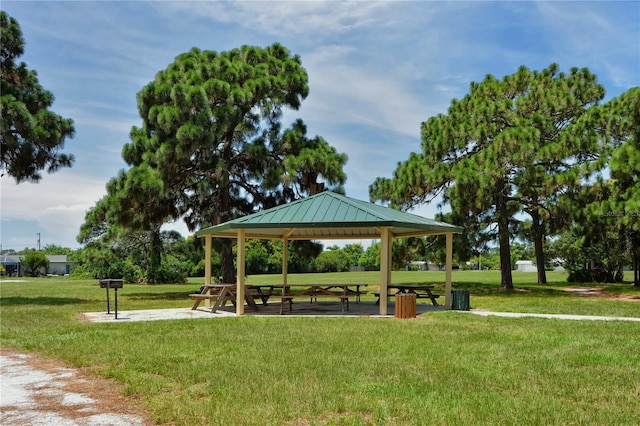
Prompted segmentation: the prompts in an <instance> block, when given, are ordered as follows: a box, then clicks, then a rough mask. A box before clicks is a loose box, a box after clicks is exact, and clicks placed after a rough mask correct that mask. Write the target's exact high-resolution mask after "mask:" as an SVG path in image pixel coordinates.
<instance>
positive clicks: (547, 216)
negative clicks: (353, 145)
mask: <svg viewBox="0 0 640 426" xmlns="http://www.w3.org/2000/svg"><path fill="white" fill-rule="evenodd" d="M603 96H604V88H603V87H602V86H601V85H599V84H598V83H597V82H596V77H595V76H594V75H593V74H591V73H590V72H589V70H588V69H586V68H583V69H578V68H572V69H571V71H570V72H569V73H567V74H566V73H563V72H560V71H559V67H558V65H556V64H552V65H551V66H550V67H549V68H547V69H544V70H542V71H540V72H538V71H531V70H529V69H528V68H526V67H524V66H523V67H520V69H519V70H518V71H517V72H516V73H515V74H513V75H509V76H506V77H504V78H503V79H502V80H498V79H496V78H495V77H494V76H492V75H487V76H486V77H485V79H484V80H483V81H482V82H480V83H475V82H474V83H471V87H470V92H469V94H468V95H466V96H465V97H464V98H462V99H461V100H456V99H454V100H453V101H452V102H451V106H450V107H449V110H448V114H446V115H445V114H439V115H437V116H435V117H431V118H429V119H428V120H427V121H426V122H424V123H423V124H422V152H421V153H419V154H415V153H413V154H411V155H410V157H409V159H408V160H407V161H406V162H403V163H400V164H399V165H398V167H397V169H396V171H395V172H394V176H393V179H384V178H378V179H377V180H376V181H375V182H374V184H373V185H371V187H370V196H371V198H372V199H379V200H387V201H391V202H392V203H393V204H395V205H398V206H401V207H404V208H407V207H411V206H413V205H416V204H420V203H423V202H427V201H429V200H431V199H433V198H435V197H436V196H437V195H440V194H442V195H443V196H444V200H445V202H448V203H450V205H451V207H452V210H453V211H454V212H455V213H456V216H458V217H460V218H465V220H469V221H471V222H474V223H476V224H477V223H484V224H486V225H489V226H495V228H496V230H497V239H498V242H499V246H500V269H501V272H502V281H501V285H502V287H503V288H506V289H512V288H513V280H512V276H511V258H510V256H511V255H510V239H511V231H510V226H511V225H513V224H514V222H516V219H515V218H514V216H515V214H516V213H517V212H520V211H524V212H526V213H528V214H529V215H530V216H531V218H532V224H531V236H532V238H533V241H534V244H535V247H536V260H537V264H538V271H539V281H540V282H544V281H545V280H546V277H545V275H544V264H545V262H544V256H543V251H542V250H543V249H542V247H543V242H544V237H545V229H546V228H547V225H548V222H549V221H550V220H552V218H553V214H554V209H553V200H554V197H555V196H556V195H557V194H559V193H562V192H563V191H566V190H567V188H569V187H573V186H577V185H580V179H581V178H582V177H583V176H584V168H583V164H586V163H589V164H590V163H591V162H593V161H595V160H596V159H597V158H598V156H599V151H598V150H599V149H601V146H600V145H599V144H598V143H597V140H596V141H595V142H594V144H593V145H585V144H584V143H583V141H582V140H580V139H579V138H571V137H570V136H571V132H570V131H569V129H570V127H571V125H572V123H574V122H575V121H576V120H578V119H579V118H580V117H581V116H582V115H583V114H584V113H585V112H586V111H587V110H588V109H589V108H590V107H591V106H593V105H596V104H597V102H598V101H600V100H601V99H602V97H603Z"/></svg>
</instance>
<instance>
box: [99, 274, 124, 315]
mask: <svg viewBox="0 0 640 426" xmlns="http://www.w3.org/2000/svg"><path fill="white" fill-rule="evenodd" d="M100 287H101V288H105V289H106V290H107V315H109V314H111V309H110V307H109V289H110V288H112V289H113V291H114V298H115V308H116V309H115V312H114V313H115V319H118V289H119V288H122V287H123V281H122V280H114V279H106V280H100Z"/></svg>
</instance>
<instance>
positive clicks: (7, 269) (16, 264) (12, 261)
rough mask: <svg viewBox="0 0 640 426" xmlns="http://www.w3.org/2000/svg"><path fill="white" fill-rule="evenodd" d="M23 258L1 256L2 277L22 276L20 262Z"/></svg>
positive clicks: (8, 255) (14, 255)
mask: <svg viewBox="0 0 640 426" xmlns="http://www.w3.org/2000/svg"><path fill="white" fill-rule="evenodd" d="M22 257H23V256H19V255H17V254H3V255H2V256H0V263H1V264H2V266H3V267H4V275H6V276H7V277H19V276H21V275H22V263H21V262H20V261H21V259H22Z"/></svg>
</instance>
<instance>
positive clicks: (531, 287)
mask: <svg viewBox="0 0 640 426" xmlns="http://www.w3.org/2000/svg"><path fill="white" fill-rule="evenodd" d="M433 285H434V287H435V289H434V292H436V293H438V292H444V291H445V284H444V283H434V284H433ZM514 287H515V288H514V289H513V290H506V289H503V288H501V287H500V285H498V284H487V283H481V282H472V281H456V282H454V283H453V286H452V288H453V289H454V290H469V294H472V295H477V296H497V295H499V296H504V297H516V296H519V295H522V294H523V293H524V294H530V295H540V296H568V295H570V294H569V293H568V292H566V291H564V288H565V287H567V286H566V285H564V284H563V285H559V284H516V285H514Z"/></svg>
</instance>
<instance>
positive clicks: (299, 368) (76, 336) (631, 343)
mask: <svg viewBox="0 0 640 426" xmlns="http://www.w3.org/2000/svg"><path fill="white" fill-rule="evenodd" d="M565 278H566V275H565V274H560V273H550V274H549V281H550V283H549V284H548V285H545V286H538V285H537V284H535V279H536V277H535V274H531V273H517V272H514V281H515V285H516V287H517V289H518V291H515V292H504V291H501V290H500V289H499V273H498V272H494V271H483V272H477V271H455V272H454V275H453V279H454V288H466V289H469V290H470V293H471V305H472V307H473V308H481V309H489V310H494V311H512V312H515V311H518V312H537V313H566V314H594V315H610V316H633V317H640V302H639V301H637V300H635V301H634V300H627V298H636V299H638V298H640V291H639V290H638V289H635V288H633V287H632V286H631V285H629V284H623V285H604V286H600V287H602V292H603V293H605V294H608V295H610V296H615V298H604V297H592V296H579V295H576V294H572V293H571V292H568V291H565V289H566V288H571V287H581V286H583V285H580V286H577V285H573V286H572V285H569V284H568V283H566V281H565ZM289 280H290V282H291V283H312V282H313V283H325V282H327V283H328V282H354V283H356V282H364V283H368V284H369V285H370V288H369V290H370V292H371V291H374V290H373V287H374V286H377V285H378V282H379V277H378V274H377V273H375V272H373V273H372V272H363V273H346V274H308V275H290V277H289ZM247 281H248V283H249V284H251V283H277V282H279V281H280V277H279V276H250V277H248V278H247ZM392 281H393V282H395V283H424V282H428V283H433V284H435V285H436V287H437V292H440V293H442V292H443V282H444V273H440V272H394V273H393V275H392ZM202 282H203V281H202V280H201V279H193V280H191V282H190V283H189V284H185V285H158V286H145V285H125V287H124V288H123V289H122V290H120V291H119V302H120V309H123V310H134V309H152V308H171V307H184V308H187V307H189V306H191V303H192V302H191V300H190V299H189V298H188V296H187V295H188V294H189V293H191V292H193V291H194V290H195V289H197V288H198V285H199V284H201V283H202ZM104 297H105V295H104V290H103V289H100V288H99V286H98V283H97V281H73V280H65V279H62V278H60V279H56V278H47V279H34V280H30V281H29V282H24V283H8V282H3V283H2V284H0V337H1V342H2V343H1V344H2V347H5V348H7V347H11V348H15V349H18V350H22V351H35V352H38V353H40V354H43V355H45V356H48V357H52V358H56V359H61V360H64V361H66V362H68V363H69V364H71V365H75V366H89V367H91V368H92V371H94V372H95V374H99V375H102V376H105V377H109V378H113V379H115V380H117V381H118V382H120V383H122V384H123V386H124V392H125V393H126V394H127V395H130V396H131V397H132V400H137V401H141V402H142V403H143V404H144V405H145V406H146V408H147V409H148V410H149V412H150V413H151V415H152V417H153V418H154V420H155V421H156V422H157V423H158V424H176V425H204V424H224V425H265V424H268V425H283V424H289V425H299V424H307V425H424V424H448V425H469V424H487V425H500V424H505V425H507V424H508V425H512V424H527V425H538V424H546V425H549V424H562V425H566V424H593V425H602V424H616V425H637V424H639V423H640V405H639V404H638V398H640V380H638V377H640V362H638V356H639V354H640V339H639V338H638V336H640V323H633V322H600V321H586V322H582V321H563V320H550V319H539V318H521V319H508V318H497V317H479V316H475V315H468V314H465V313H457V312H435V313H429V314H425V315H423V316H421V317H419V318H417V319H415V320H395V319H379V318H321V317H320V318H311V317H309V318H302V317H284V318H273V317H255V316H254V317H252V316H244V317H237V318H236V317H225V318H218V319H215V320H214V319H202V320H199V319H197V320H178V321H155V322H147V323H144V322H140V323H125V322H123V323H102V324H101V323H82V322H79V321H78V320H77V319H76V315H77V314H78V313H79V312H88V311H102V310H104V309H105V300H104ZM368 297H369V298H370V299H369V300H373V296H371V294H369V295H368Z"/></svg>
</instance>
